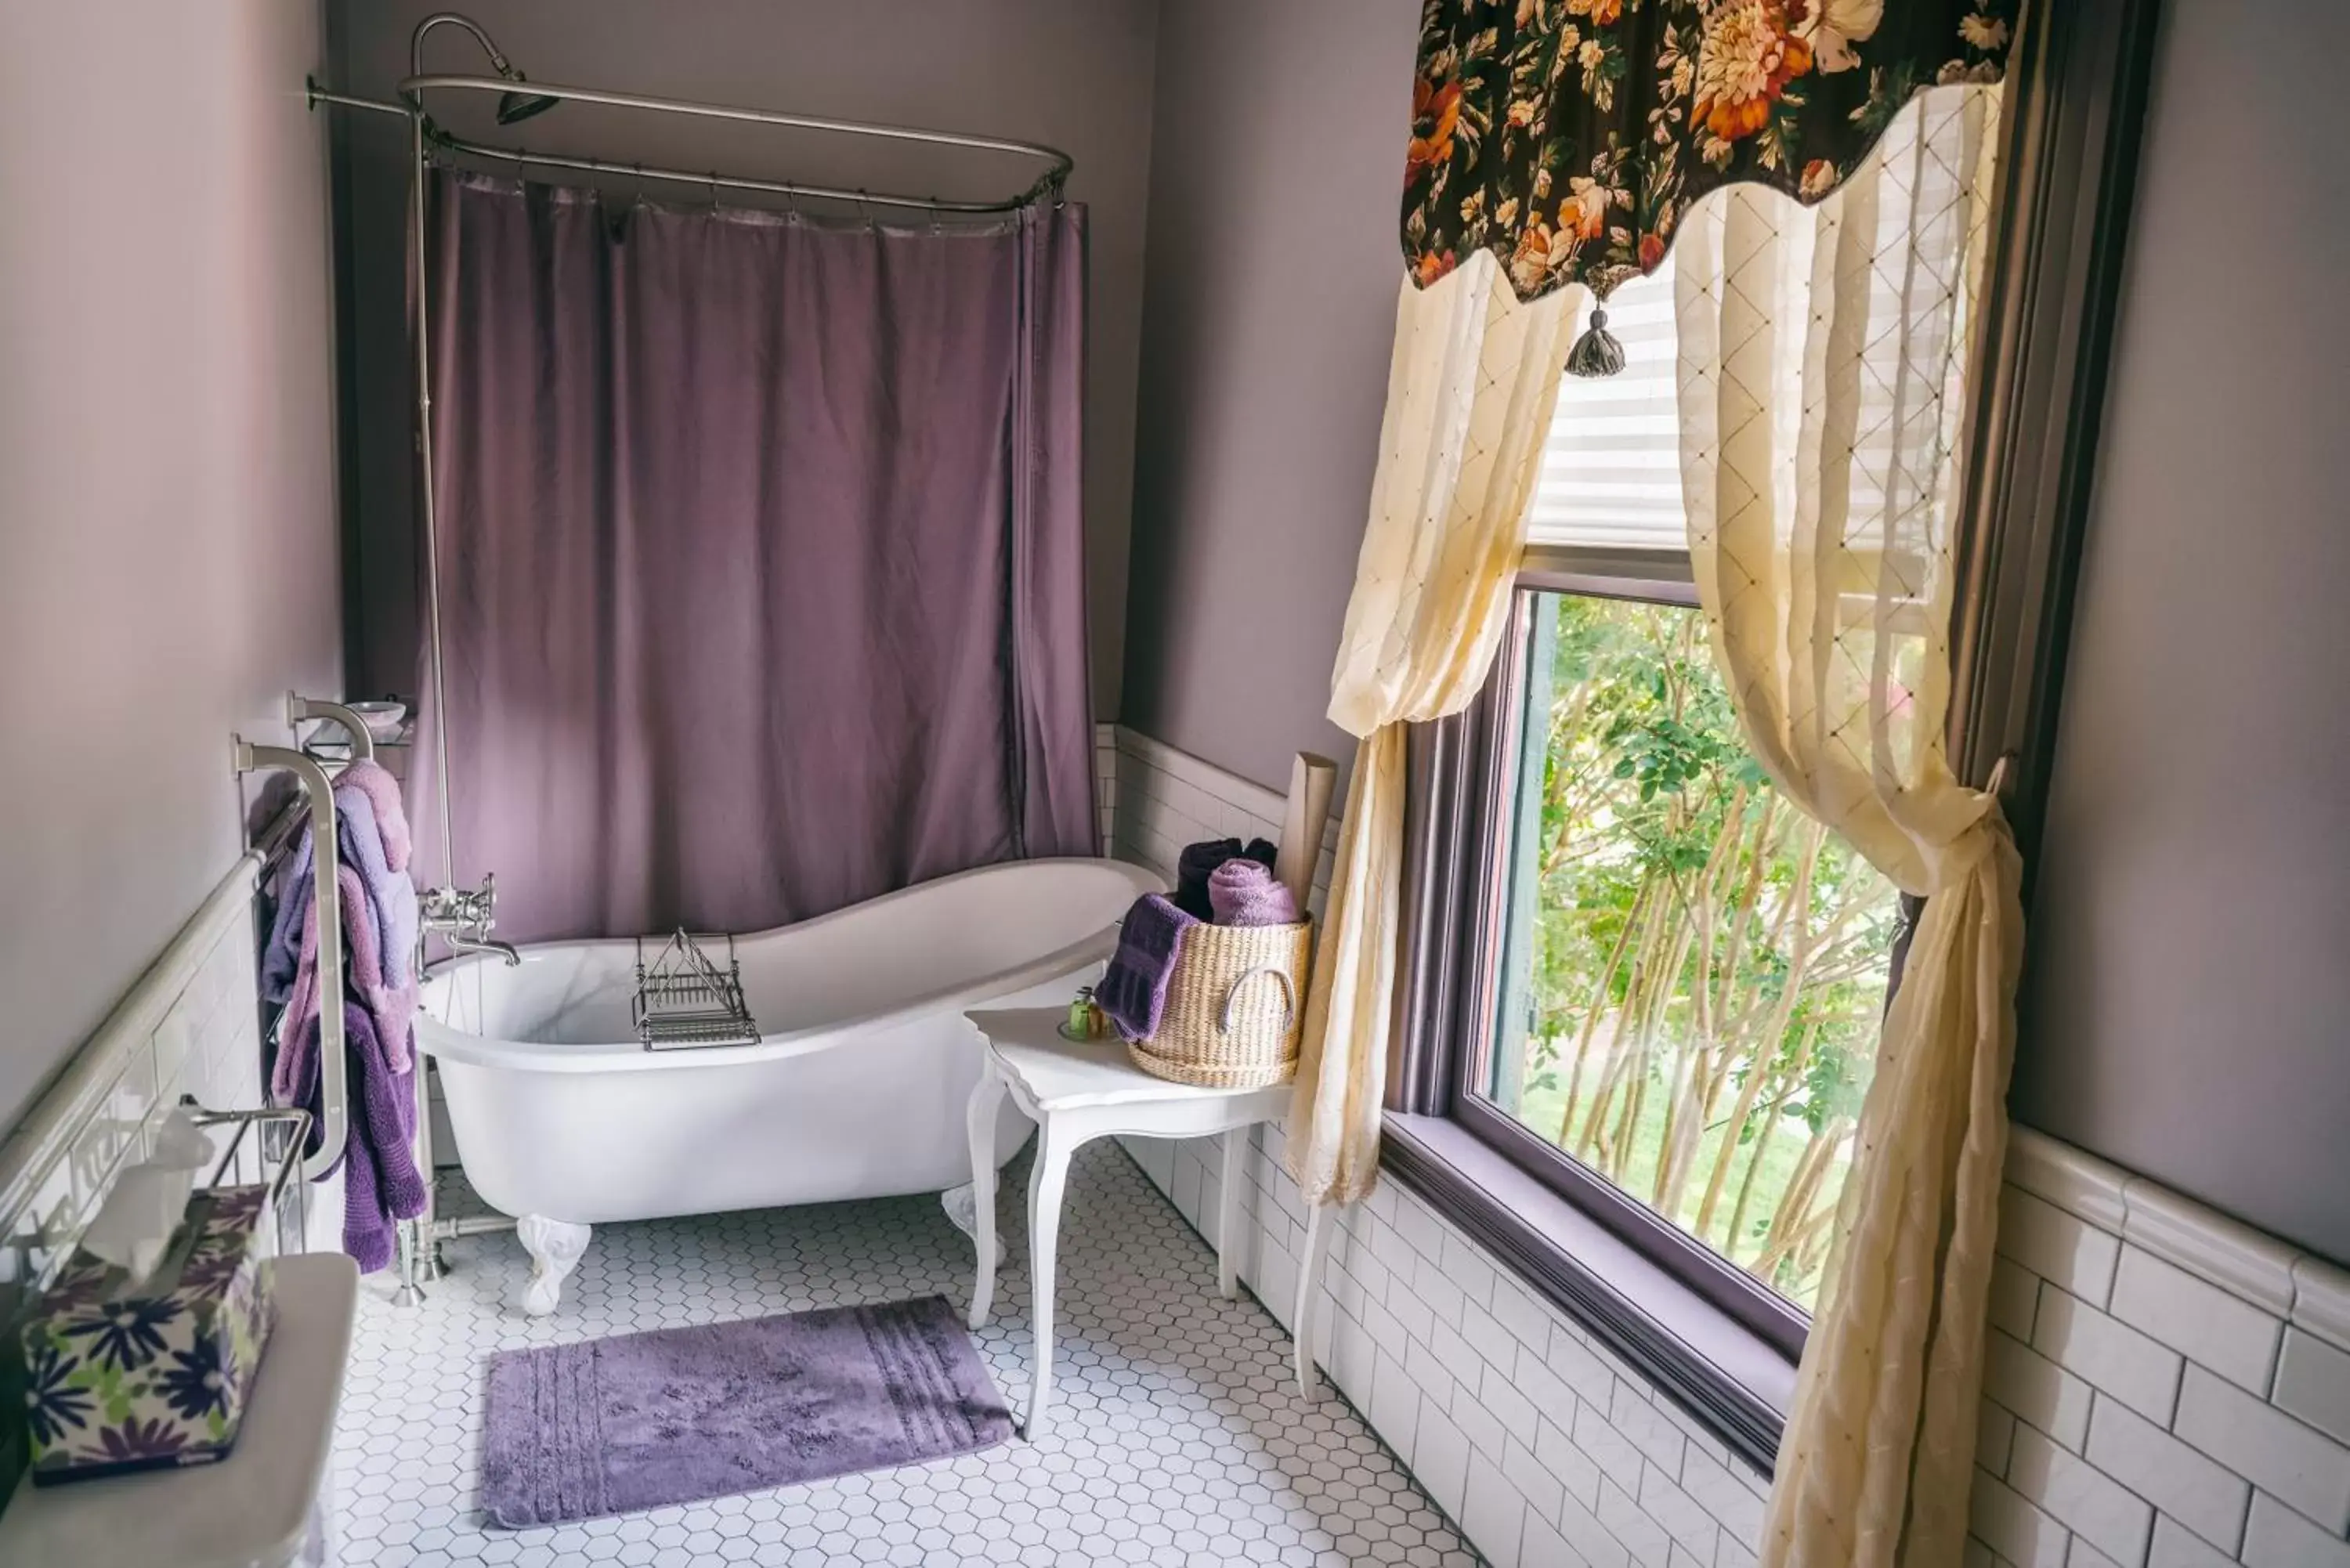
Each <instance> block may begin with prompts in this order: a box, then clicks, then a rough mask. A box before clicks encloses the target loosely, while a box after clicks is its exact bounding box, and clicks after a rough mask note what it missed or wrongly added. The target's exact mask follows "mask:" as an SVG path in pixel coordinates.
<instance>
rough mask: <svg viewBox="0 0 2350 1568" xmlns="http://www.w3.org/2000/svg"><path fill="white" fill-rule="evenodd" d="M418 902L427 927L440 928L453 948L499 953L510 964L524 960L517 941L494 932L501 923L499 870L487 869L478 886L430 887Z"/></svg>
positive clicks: (432, 929)
mask: <svg viewBox="0 0 2350 1568" xmlns="http://www.w3.org/2000/svg"><path fill="white" fill-rule="evenodd" d="M418 902H419V906H420V912H421V916H422V920H421V924H422V926H423V929H425V930H426V931H427V932H433V931H437V932H439V933H440V935H441V939H442V940H443V941H445V942H447V943H448V944H449V946H450V948H451V949H452V950H454V951H457V952H461V953H496V954H497V955H498V956H499V957H501V958H503V959H504V960H505V961H506V963H507V964H508V965H509V966H511V965H514V964H518V963H520V962H522V954H520V953H518V952H516V951H515V950H514V944H513V943H511V942H502V941H499V940H496V939H495V938H494V937H492V936H491V935H490V928H491V927H493V926H494V925H496V924H497V923H498V877H497V873H496V872H494V871H491V872H485V873H484V874H483V877H482V885H481V887H480V888H426V889H425V890H424V893H423V896H422V897H421V898H420V899H419V901H418Z"/></svg>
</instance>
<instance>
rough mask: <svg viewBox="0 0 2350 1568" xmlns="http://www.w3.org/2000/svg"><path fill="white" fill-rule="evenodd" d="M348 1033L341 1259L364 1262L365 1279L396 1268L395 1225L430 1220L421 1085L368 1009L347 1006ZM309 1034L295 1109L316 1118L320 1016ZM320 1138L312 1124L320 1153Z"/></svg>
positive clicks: (354, 1004) (320, 1108)
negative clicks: (401, 1064) (397, 1061)
mask: <svg viewBox="0 0 2350 1568" xmlns="http://www.w3.org/2000/svg"><path fill="white" fill-rule="evenodd" d="M343 1031H344V1036H345V1049H346V1051H347V1053H348V1055H347V1058H346V1060H347V1062H348V1066H349V1075H348V1087H349V1092H350V1095H351V1117H350V1137H349V1140H348V1142H347V1143H346V1144H345V1145H344V1146H343V1158H342V1159H341V1160H340V1161H339V1162H338V1165H337V1167H336V1168H338V1169H340V1170H341V1171H342V1172H343V1251H346V1252H348V1253H349V1254H350V1255H351V1256H352V1258H354V1259H355V1260H357V1261H358V1262H359V1272H361V1273H369V1274H371V1273H373V1272H376V1271H377V1270H379V1269H381V1268H384V1267H386V1266H388V1265H389V1264H390V1262H391V1257H392V1251H393V1241H392V1225H393V1222H394V1221H395V1220H413V1219H415V1218H416V1217H417V1216H418V1215H419V1214H421V1213H423V1212H424V1178H423V1175H422V1173H421V1172H420V1171H419V1170H418V1169H417V1168H416V1151H415V1146H414V1143H413V1139H414V1138H415V1136H416V1084H415V1079H414V1077H413V1075H412V1074H411V1073H410V1072H403V1071H400V1070H399V1069H396V1068H394V1067H393V1066H392V1064H391V1063H390V1060H389V1059H388V1058H387V1056H386V1055H385V1053H384V1050H383V1046H382V1043H381V1042H380V1041H379V1040H378V1039H377V1038H376V1033H375V1024H374V1023H373V1021H372V1020H371V1019H369V1016H368V1011H367V1009H366V1008H364V1007H361V1006H360V1005H359V1003H357V1002H345V1003H344V1004H343ZM304 1033H306V1034H307V1049H304V1050H302V1051H301V1052H300V1053H299V1063H300V1069H299V1070H300V1072H301V1078H300V1080H299V1081H298V1082H297V1083H296V1084H295V1085H294V1089H295V1094H294V1096H291V1103H293V1104H296V1105H299V1106H301V1107H302V1108H303V1109H304V1110H307V1111H308V1112H309V1113H310V1115H311V1116H313V1117H314V1118H317V1117H320V1116H321V1115H322V1113H323V1111H324V1108H325V1106H324V1104H323V1102H322V1101H321V1099H320V1096H319V1088H320V1085H321V1083H322V1081H323V1078H324V1075H323V1074H322V1073H321V1072H320V1071H319V1061H318V1034H319V1029H318V1020H317V1017H316V1016H315V1015H314V1016H312V1018H311V1019H310V1021H309V1023H308V1024H307V1026H306V1028H305V1031H304ZM321 1137H322V1123H321V1122H320V1121H317V1120H314V1121H313V1122H312V1127H311V1135H310V1144H309V1147H310V1148H312V1149H313V1150H315V1149H317V1147H318V1144H319V1141H320V1138H321ZM332 1173H333V1172H332V1170H330V1171H329V1172H328V1174H329V1175H331V1174H332Z"/></svg>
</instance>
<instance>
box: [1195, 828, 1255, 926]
mask: <svg viewBox="0 0 2350 1568" xmlns="http://www.w3.org/2000/svg"><path fill="white" fill-rule="evenodd" d="M1277 853H1278V852H1277V851H1276V850H1275V849H1274V846H1272V845H1271V844H1268V843H1267V842H1265V841H1264V840H1263V839H1262V838H1252V839H1250V840H1249V842H1248V844H1247V846H1245V847H1243V845H1242V844H1241V841H1240V840H1239V839H1237V838H1209V839H1203V840H1201V842H1200V843H1197V844H1193V845H1190V846H1186V847H1185V848H1184V851H1183V853H1182V855H1181V856H1180V857H1178V859H1177V860H1176V862H1175V891H1174V893H1173V894H1172V895H1171V897H1172V898H1174V900H1175V907H1176V908H1177V909H1180V910H1182V911H1183V912H1184V913H1185V914H1187V915H1189V916H1191V918H1192V919H1195V920H1212V919H1215V918H1216V911H1215V909H1214V907H1213V906H1212V905H1211V904H1210V903H1209V902H1208V878H1209V877H1211V876H1213V875H1214V874H1215V870H1216V867H1219V866H1222V864H1223V863H1224V862H1225V861H1227V860H1236V859H1239V858H1240V857H1243V856H1245V857H1248V858H1249V859H1251V860H1254V861H1256V862H1258V863H1259V864H1260V865H1262V866H1263V867H1265V868H1266V869H1267V870H1271V869H1272V868H1273V863H1274V859H1275V857H1276V856H1277Z"/></svg>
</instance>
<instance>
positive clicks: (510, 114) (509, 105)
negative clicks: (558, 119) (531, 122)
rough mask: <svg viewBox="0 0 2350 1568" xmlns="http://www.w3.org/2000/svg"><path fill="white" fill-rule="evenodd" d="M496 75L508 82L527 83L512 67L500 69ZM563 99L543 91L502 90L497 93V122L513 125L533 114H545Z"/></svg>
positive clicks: (526, 79) (525, 78) (527, 79)
mask: <svg viewBox="0 0 2350 1568" xmlns="http://www.w3.org/2000/svg"><path fill="white" fill-rule="evenodd" d="M498 75H500V76H502V77H504V78H506V80H508V81H510V82H522V83H525V84H527V82H528V81H529V79H530V78H527V77H525V76H524V75H523V74H522V73H521V72H520V71H518V70H515V69H513V68H512V67H506V68H504V69H501V70H500V71H499V72H498ZM562 101H563V100H562V99H559V98H555V97H553V96H551V95H549V94H546V93H543V92H502V93H500V94H498V123H499V124H500V125H513V124H515V123H517V122H519V121H521V120H525V119H529V118H530V117H531V116H532V115H535V114H545V113H546V111H547V110H548V109H553V108H554V107H555V106H556V104H558V103H561V102H562Z"/></svg>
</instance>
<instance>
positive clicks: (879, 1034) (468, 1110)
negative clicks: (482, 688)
mask: <svg viewBox="0 0 2350 1568" xmlns="http://www.w3.org/2000/svg"><path fill="white" fill-rule="evenodd" d="M1156 886H1157V882H1156V879H1155V878H1154V877H1151V875H1150V874H1149V872H1147V871H1144V870H1142V869H1140V868H1139V867H1133V866H1128V865H1126V864H1124V863H1123V862H1119V861H1114V860H1087V859H1067V860H1032V861H1023V862H1017V863H1014V864H1008V865H1003V866H991V867H983V868H981V869H979V870H976V871H967V872H964V873H962V874H961V875H959V876H953V877H943V878H941V880H939V881H936V882H929V883H924V884H922V885H921V886H920V887H915V888H907V889H905V890H904V891H902V892H898V893H892V894H889V896H887V897H886V898H876V899H873V900H872V901H870V902H868V903H864V904H859V905H857V906H855V907H854V908H851V909H842V910H839V911H837V912H836V913H834V914H830V915H827V916H824V917H822V918H821V919H814V920H808V921H806V922H803V923H802V924H800V925H796V926H790V927H785V928H784V929H778V930H772V931H763V932H760V933H759V934H757V935H755V936H747V937H737V938H736V939H735V942H734V950H735V954H736V957H737V958H738V960H739V961H740V962H741V965H742V974H743V994H744V999H745V1001H746V1002H748V1004H749V1007H750V1012H751V1016H752V1018H753V1019H754V1021H755V1023H757V1025H758V1027H759V1032H760V1040H759V1043H758V1044H755V1045H736V1046H717V1047H710V1048H704V1049H695V1050H665V1051H647V1050H645V1049H644V1048H643V1047H642V1046H641V1045H640V1044H639V1043H638V1041H637V1038H636V1033H635V1029H634V1026H633V1024H632V1023H631V1020H630V1017H629V1001H630V999H631V998H632V997H633V996H634V994H635V991H636V957H637V950H636V944H635V943H634V942H633V941H631V940H610V941H584V942H549V943H545V944H542V945H538V946H533V947H526V948H525V949H523V950H522V959H523V961H522V962H521V964H520V965H518V966H515V967H511V968H510V967H508V966H506V965H504V964H503V963H501V962H498V961H494V960H484V959H482V958H476V957H466V958H462V959H458V960H455V961H452V962H450V963H448V964H445V965H442V966H441V967H440V968H438V969H436V970H435V971H434V972H433V974H432V977H431V979H430V980H429V981H427V983H426V986H425V1005H424V1010H423V1012H422V1014H421V1016H420V1018H419V1020H418V1023H417V1042H418V1044H419V1046H420V1047H421V1049H422V1050H423V1051H425V1052H426V1053H427V1054H430V1055H431V1056H432V1058H433V1059H434V1060H435V1061H436V1062H437V1063H438V1064H440V1073H441V1083H442V1092H443V1094H444V1096H446V1099H447V1102H448V1111H449V1122H450V1127H451V1129H452V1132H453V1133H454V1135H455V1137H456V1143H457V1156H458V1159H459V1161H460V1162H461V1163H462V1164H463V1167H464V1169H465V1176H466V1179H468V1180H469V1181H470V1182H471V1183H472V1184H473V1189H474V1190H475V1191H476V1192H478V1193H479V1194H480V1195H481V1197H482V1199H484V1201H485V1202H487V1203H488V1204H490V1205H491V1206H492V1207H493V1208H495V1209H497V1210H501V1211H503V1212H504V1213H507V1214H512V1215H515V1217H516V1218H517V1221H518V1223H517V1225H516V1231H517V1233H518V1234H519V1235H520V1237H521V1239H522V1241H523V1245H524V1246H525V1249H527V1250H528V1251H529V1252H530V1254H531V1261H532V1278H531V1282H530V1285H529V1287H528V1288H527V1289H526V1290H525V1293H524V1300H523V1307H524V1310H525V1311H526V1312H530V1313H533V1314H545V1313H549V1312H552V1311H554V1310H555V1307H556V1302H557V1299H558V1298H559V1296H560V1293H561V1290H562V1284H563V1280H564V1278H565V1276H566V1275H567V1274H568V1273H569V1272H571V1269H572V1267H573V1266H574V1265H575V1264H576V1263H577V1262H578V1259H579V1257H580V1254H581V1253H582V1252H583V1251H585V1250H586V1248H587V1241H588V1236H589V1229H590V1227H592V1226H595V1225H599V1224H604V1223H608V1222H613V1221H619V1220H651V1219H659V1218H662V1217H665V1216H669V1215H677V1214H708V1213H715V1212H719V1211H721V1210H731V1209H760V1208H768V1207H772V1206H775V1205H780V1204H788V1203H823V1202H828V1201H832V1200H834V1199H847V1198H882V1197H889V1196H894V1195H899V1194H904V1193H915V1192H936V1191H941V1190H942V1189H947V1188H951V1187H958V1186H961V1185H962V1184H963V1183H965V1182H968V1181H969V1180H970V1179H971V1167H970V1155H969V1147H970V1146H969V1143H968V1141H967V1138H966V1136H965V1132H964V1127H963V1115H964V1109H965V1106H966V1104H967V1102H968V1101H969V1099H970V1097H971V1091H972V1085H973V1084H974V1083H975V1082H976V1081H977V1079H978V1076H979V1066H980V1057H981V1049H982V1048H981V1045H980V1042H979V1039H978V1037H977V1035H976V1034H974V1033H972V1029H971V1027H970V1026H969V1025H968V1024H967V1023H964V1022H963V1018H962V1014H963V1012H964V1011H965V1010H966V1009H968V1008H972V1007H977V1006H992V1007H1003V1006H1022V1005H1029V1006H1039V1005H1048V1004H1054V1003H1058V1002H1065V1001H1066V1000H1067V999H1068V997H1069V995H1070V994H1071V992H1072V991H1073V990H1074V988H1075V986H1076V984H1077V983H1078V982H1079V981H1082V980H1085V979H1087V978H1090V976H1091V975H1092V973H1093V972H1095V971H1097V968H1098V966H1099V965H1100V964H1101V963H1102V962H1103V961H1106V960H1107V958H1108V957H1109V954H1110V951H1111V950H1112V948H1113V946H1114V945H1115V943H1116V940H1117V929H1116V927H1117V921H1118V917H1119V916H1120V915H1122V914H1123V913H1125V911H1126V909H1127V906H1128V905H1129V904H1131V903H1132V902H1133V901H1134V899H1135V898H1138V897H1139V896H1140V895H1141V894H1143V893H1145V892H1148V891H1150V890H1152V889H1153V888H1155V887H1156ZM1027 1131H1028V1124H1027V1123H1026V1122H1025V1121H1024V1120H1023V1119H1021V1118H1020V1116H1018V1115H1017V1114H1016V1113H1015V1112H1013V1111H1011V1110H1009V1109H1007V1110H1005V1111H1004V1112H1003V1113H1002V1115H1001V1116H1000V1119H999V1125H998V1127H997V1129H996V1162H997V1163H998V1164H999V1165H1001V1164H1002V1163H1003V1161H1005V1160H1007V1159H1009V1158H1012V1155H1013V1154H1014V1151H1015V1150H1016V1149H1017V1148H1018V1147H1019V1146H1020V1143H1021V1141H1022V1140H1023V1139H1024V1137H1026V1134H1027Z"/></svg>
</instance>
